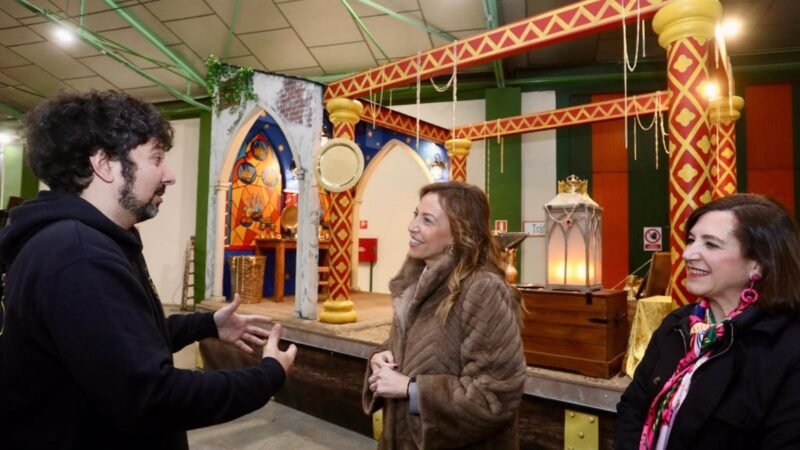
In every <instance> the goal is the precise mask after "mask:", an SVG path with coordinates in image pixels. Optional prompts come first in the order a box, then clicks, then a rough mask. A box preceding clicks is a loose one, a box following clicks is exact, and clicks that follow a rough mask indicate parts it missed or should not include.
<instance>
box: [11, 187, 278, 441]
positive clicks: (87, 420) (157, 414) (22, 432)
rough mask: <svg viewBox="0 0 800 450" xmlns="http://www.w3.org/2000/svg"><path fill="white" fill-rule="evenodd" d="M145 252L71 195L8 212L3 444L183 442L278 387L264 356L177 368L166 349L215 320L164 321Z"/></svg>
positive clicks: (131, 235) (132, 234)
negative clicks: (229, 365)
mask: <svg viewBox="0 0 800 450" xmlns="http://www.w3.org/2000/svg"><path fill="white" fill-rule="evenodd" d="M32 233H34V234H33V235H32ZM141 251H142V244H141V241H140V240H139V236H138V233H137V232H136V230H135V229H132V230H124V229H122V228H120V227H119V226H117V225H116V224H115V223H113V222H112V221H111V220H109V219H108V218H107V217H106V216H105V215H103V214H102V213H101V212H100V211H99V210H97V209H96V208H94V207H93V206H92V205H91V204H89V203H88V202H86V201H84V200H83V199H81V198H80V197H77V196H73V195H67V194H60V193H53V192H42V193H40V194H39V196H38V197H37V199H36V200H34V201H32V202H30V203H27V204H24V205H22V206H19V207H17V208H15V209H14V210H12V212H11V225H9V226H8V227H7V228H5V229H4V230H2V232H0V261H2V263H4V264H6V265H7V266H8V267H9V271H8V274H7V277H6V283H5V285H6V287H5V317H4V322H5V330H4V334H3V335H2V336H0V448H3V449H26V448H31V449H45V448H46V449H73V448H74V449H93V448H132V449H133V448H136V449H181V448H187V447H188V444H187V440H186V432H185V430H187V429H190V428H196V427H203V426H207V425H212V424H216V423H220V422H224V421H227V420H230V419H233V418H235V417H238V416H240V415H243V414H245V413H248V412H250V411H253V410H255V409H257V408H259V407H261V406H262V405H264V404H265V403H266V402H267V400H268V399H269V398H270V396H272V395H273V394H274V393H275V392H276V391H277V390H278V389H280V387H281V386H282V384H283V381H284V377H285V375H284V372H283V369H282V368H281V366H280V364H279V363H278V362H277V361H276V360H275V359H272V358H267V359H264V360H262V361H261V363H260V365H258V366H256V367H252V368H248V369H243V370H238V371H226V372H209V373H202V372H196V371H191V370H181V369H176V368H175V367H174V366H173V360H172V353H173V352H175V351H177V350H179V349H180V348H182V347H184V346H185V345H187V344H189V343H191V342H193V341H195V340H197V339H201V338H205V337H214V336H216V333H217V331H216V325H215V324H214V320H213V317H212V315H211V314H194V315H187V316H172V317H170V318H169V319H165V318H164V313H163V310H162V308H161V304H160V302H159V300H158V295H157V294H156V292H155V289H154V288H153V286H152V283H151V281H150V277H149V275H148V273H147V267H146V265H145V262H144V258H143V256H142V253H141Z"/></svg>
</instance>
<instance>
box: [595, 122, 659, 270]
mask: <svg viewBox="0 0 800 450" xmlns="http://www.w3.org/2000/svg"><path fill="white" fill-rule="evenodd" d="M668 120H669V119H668V117H667V114H666V113H665V114H664V122H665V124H666V123H667V121H668ZM642 122H643V123H644V124H645V125H648V124H649V123H650V118H649V117H642ZM654 128H655V127H653V129H650V130H642V129H640V128H639V127H638V126H634V123H633V121H632V120H629V125H628V133H629V134H628V223H629V226H628V229H629V234H628V238H629V241H628V246H629V253H628V258H629V263H628V273H631V272H633V271H634V270H635V269H636V268H637V267H639V266H641V265H642V264H644V263H645V262H646V261H648V260H649V259H650V258H651V255H652V252H649V251H645V250H644V242H643V232H644V227H661V236H662V251H668V250H669V156H668V155H667V154H666V153H665V151H664V147H663V145H662V142H663V141H661V140H660V139H661V138H660V137H659V154H658V169H656V155H655V142H654V133H655V130H654ZM633 133H636V159H634V145H633V142H634V141H633V139H634V134H633ZM603 251H605V252H609V251H612V252H613V251H614V249H607V248H604V249H603ZM646 273H647V272H646V271H642V272H640V273H639V275H644V274H646Z"/></svg>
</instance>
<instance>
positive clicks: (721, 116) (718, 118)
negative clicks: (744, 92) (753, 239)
mask: <svg viewBox="0 0 800 450" xmlns="http://www.w3.org/2000/svg"><path fill="white" fill-rule="evenodd" d="M743 107H744V99H743V98H742V97H738V96H734V97H720V98H717V99H714V100H712V101H711V103H710V104H709V105H708V119H709V122H710V123H711V141H712V142H714V144H715V146H714V147H715V149H716V151H715V152H714V153H715V158H714V164H713V165H712V167H711V179H712V181H713V183H714V198H715V199H717V198H722V197H726V196H728V195H731V194H733V193H735V192H736V120H737V119H739V117H741V114H740V113H739V111H741V110H742V108H743Z"/></svg>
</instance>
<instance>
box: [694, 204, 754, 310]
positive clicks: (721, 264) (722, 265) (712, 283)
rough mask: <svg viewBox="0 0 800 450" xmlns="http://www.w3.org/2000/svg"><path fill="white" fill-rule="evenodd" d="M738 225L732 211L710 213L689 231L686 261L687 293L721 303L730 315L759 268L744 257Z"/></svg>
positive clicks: (703, 216) (704, 215)
mask: <svg viewBox="0 0 800 450" xmlns="http://www.w3.org/2000/svg"><path fill="white" fill-rule="evenodd" d="M736 226H737V221H736V216H735V215H734V214H733V213H732V212H730V211H709V212H708V213H706V214H703V215H702V216H700V218H699V219H698V220H697V223H695V225H694V227H692V229H691V230H689V235H688V239H687V242H686V248H685V249H684V251H683V260H684V261H685V262H686V289H687V290H688V291H689V292H691V293H692V294H694V295H697V296H699V297H704V298H706V299H707V300H708V301H710V302H715V303H717V304H718V305H719V306H720V307H721V308H722V310H723V311H725V312H726V313H727V312H729V311H730V310H732V309H733V308H735V307H736V305H737V304H738V303H739V294H740V292H741V291H742V289H744V288H745V287H746V286H747V284H748V283H749V282H750V274H751V273H752V272H754V271H757V270H758V269H759V267H758V264H757V263H756V262H755V261H754V260H751V259H747V258H745V257H744V256H743V255H742V246H741V243H740V242H739V240H738V239H737V238H736V236H735V235H734V231H735V230H736Z"/></svg>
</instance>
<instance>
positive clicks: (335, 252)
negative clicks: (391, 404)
mask: <svg viewBox="0 0 800 450" xmlns="http://www.w3.org/2000/svg"><path fill="white" fill-rule="evenodd" d="M325 108H326V109H327V110H328V114H329V117H330V119H331V123H333V135H334V137H336V138H342V139H350V140H351V141H352V140H353V138H354V137H355V125H356V123H358V120H359V117H360V116H361V113H362V111H363V109H364V107H363V106H362V105H361V103H359V102H358V101H357V100H350V99H347V98H334V99H331V100H328V102H327V103H326V104H325ZM354 189H355V188H351V189H348V190H346V191H343V192H331V244H332V245H331V248H330V256H329V258H328V260H329V268H330V271H329V272H328V299H327V300H325V303H323V304H322V312H321V313H320V315H319V321H320V322H325V323H351V322H355V321H356V312H355V310H354V309H353V301H352V300H350V274H351V270H352V266H351V263H350V253H351V252H350V249H351V248H352V243H353V197H354V195H353V190H354Z"/></svg>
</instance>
